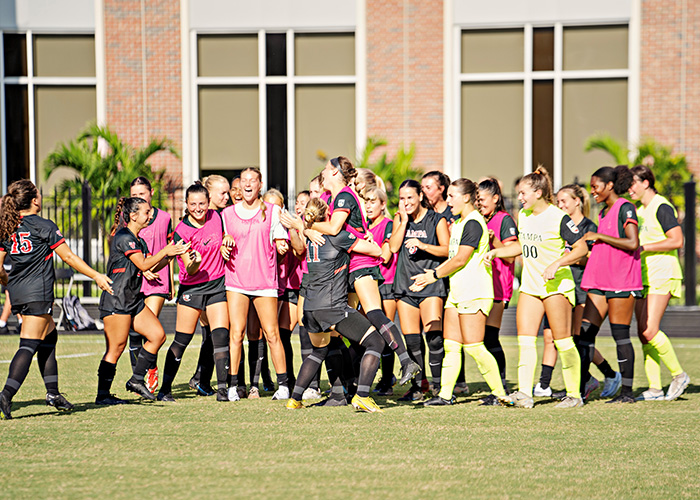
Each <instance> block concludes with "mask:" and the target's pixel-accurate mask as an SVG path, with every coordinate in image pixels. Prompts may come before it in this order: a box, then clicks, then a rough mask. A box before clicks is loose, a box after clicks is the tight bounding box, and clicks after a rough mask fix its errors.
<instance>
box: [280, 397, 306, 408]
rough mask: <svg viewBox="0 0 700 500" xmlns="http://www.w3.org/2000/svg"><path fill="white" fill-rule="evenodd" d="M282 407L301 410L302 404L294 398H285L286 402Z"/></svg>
mask: <svg viewBox="0 0 700 500" xmlns="http://www.w3.org/2000/svg"><path fill="white" fill-rule="evenodd" d="M284 407H285V408H286V409H288V410H301V409H302V408H303V407H304V405H303V404H301V401H297V400H296V399H294V398H289V399H288V400H287V404H286V405H284Z"/></svg>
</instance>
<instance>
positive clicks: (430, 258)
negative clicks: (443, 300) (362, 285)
mask: <svg viewBox="0 0 700 500" xmlns="http://www.w3.org/2000/svg"><path fill="white" fill-rule="evenodd" d="M442 218H443V217H442V216H441V215H440V214H438V213H436V212H434V211H433V210H428V212H427V213H426V214H425V216H424V217H423V218H422V219H421V220H420V221H419V222H416V221H414V220H409V221H408V226H407V227H406V234H405V235H404V238H403V242H402V243H401V248H400V249H399V261H398V264H397V266H396V277H395V278H394V293H396V295H397V296H401V295H410V296H412V297H446V296H447V291H446V289H445V283H444V280H437V281H436V282H435V283H433V284H431V285H428V286H426V287H425V288H424V289H423V290H421V291H420V292H412V291H410V290H409V289H408V287H410V286H411V285H412V284H413V280H412V279H411V276H415V275H417V274H423V273H424V272H425V270H426V269H435V268H436V267H438V266H439V265H440V263H442V262H443V261H444V260H445V258H444V257H436V256H435V255H433V254H431V253H428V252H425V251H423V250H420V249H419V248H417V247H414V248H413V249H411V250H409V249H408V248H406V245H405V242H406V240H409V239H411V238H417V239H419V240H420V241H422V242H423V243H426V244H428V245H439V244H440V242H439V241H438V236H437V226H438V223H439V222H440V220H441V219H442Z"/></svg>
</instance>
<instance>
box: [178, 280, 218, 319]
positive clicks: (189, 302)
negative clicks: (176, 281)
mask: <svg viewBox="0 0 700 500" xmlns="http://www.w3.org/2000/svg"><path fill="white" fill-rule="evenodd" d="M219 302H226V286H225V283H224V277H223V276H222V277H221V278H218V279H216V280H214V281H213V282H212V281H207V282H205V283H197V284H196V285H186V286H182V285H180V289H179V290H178V292H177V303H178V304H182V305H183V306H187V307H192V308H193V309H199V310H200V311H203V310H204V309H206V308H207V306H211V305H214V304H218V303H219Z"/></svg>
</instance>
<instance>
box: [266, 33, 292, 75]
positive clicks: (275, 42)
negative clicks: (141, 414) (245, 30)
mask: <svg viewBox="0 0 700 500" xmlns="http://www.w3.org/2000/svg"><path fill="white" fill-rule="evenodd" d="M265 55H266V62H265V65H266V72H265V74H266V75H267V76H284V75H286V74H287V35H285V34H284V33H272V34H268V35H266V36H265Z"/></svg>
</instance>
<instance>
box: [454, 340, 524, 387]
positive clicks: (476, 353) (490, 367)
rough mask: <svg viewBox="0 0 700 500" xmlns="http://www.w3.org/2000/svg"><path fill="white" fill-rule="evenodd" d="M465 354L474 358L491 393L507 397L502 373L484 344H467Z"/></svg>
mask: <svg viewBox="0 0 700 500" xmlns="http://www.w3.org/2000/svg"><path fill="white" fill-rule="evenodd" d="M464 352H465V354H469V355H470V356H471V357H472V358H474V361H476V366H477V367H478V368H479V371H480V372H481V375H482V376H483V377H484V380H486V383H487V384H489V387H490V388H491V392H492V393H494V394H495V395H496V396H500V397H505V395H506V391H505V389H504V388H503V382H502V381H501V373H500V371H499V370H498V363H497V362H496V358H494V357H493V355H492V354H491V353H490V352H489V351H488V350H487V349H486V347H485V346H484V343H483V342H479V343H477V344H465V345H464ZM535 361H537V360H535Z"/></svg>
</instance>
